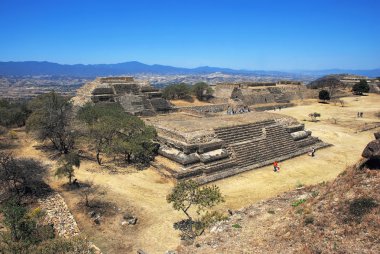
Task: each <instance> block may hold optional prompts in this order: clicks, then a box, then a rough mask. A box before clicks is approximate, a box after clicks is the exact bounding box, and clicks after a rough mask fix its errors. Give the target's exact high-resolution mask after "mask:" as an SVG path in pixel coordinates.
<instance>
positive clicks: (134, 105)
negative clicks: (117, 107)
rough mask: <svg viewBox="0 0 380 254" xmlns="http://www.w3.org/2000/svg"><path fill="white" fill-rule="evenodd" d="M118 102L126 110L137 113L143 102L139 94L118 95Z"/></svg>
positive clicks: (140, 109)
mask: <svg viewBox="0 0 380 254" xmlns="http://www.w3.org/2000/svg"><path fill="white" fill-rule="evenodd" d="M119 103H120V104H121V106H122V107H123V108H124V109H125V111H127V112H132V113H138V112H142V111H143V110H144V104H143V101H142V98H141V97H140V96H129V95H124V96H120V97H119Z"/></svg>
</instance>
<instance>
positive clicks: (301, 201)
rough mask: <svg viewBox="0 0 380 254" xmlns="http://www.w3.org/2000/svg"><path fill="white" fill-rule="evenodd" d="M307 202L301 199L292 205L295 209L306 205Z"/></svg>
mask: <svg viewBox="0 0 380 254" xmlns="http://www.w3.org/2000/svg"><path fill="white" fill-rule="evenodd" d="M305 202H306V199H304V198H303V199H299V200H297V201H295V202H293V203H292V206H293V207H297V206H299V205H301V204H303V203H305Z"/></svg>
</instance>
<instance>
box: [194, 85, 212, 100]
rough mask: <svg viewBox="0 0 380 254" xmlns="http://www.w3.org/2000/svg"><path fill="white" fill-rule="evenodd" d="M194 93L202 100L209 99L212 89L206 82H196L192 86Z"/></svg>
mask: <svg viewBox="0 0 380 254" xmlns="http://www.w3.org/2000/svg"><path fill="white" fill-rule="evenodd" d="M191 91H192V93H193V95H194V96H195V97H196V98H197V99H198V100H200V101H203V100H208V99H210V97H211V94H212V89H211V88H210V86H209V85H208V84H207V83H205V82H199V83H196V84H195V85H193V86H192V87H191Z"/></svg>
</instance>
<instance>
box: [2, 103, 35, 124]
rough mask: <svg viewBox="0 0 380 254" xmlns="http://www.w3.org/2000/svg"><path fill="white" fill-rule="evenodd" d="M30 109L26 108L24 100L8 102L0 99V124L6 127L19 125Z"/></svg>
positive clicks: (23, 121) (23, 122)
mask: <svg viewBox="0 0 380 254" xmlns="http://www.w3.org/2000/svg"><path fill="white" fill-rule="evenodd" d="M30 113H31V111H30V110H29V109H28V108H27V105H26V101H25V100H21V101H16V102H9V101H7V100H4V99H0V125H2V126H6V127H21V126H24V125H25V122H26V119H27V118H28V116H29V115H30Z"/></svg>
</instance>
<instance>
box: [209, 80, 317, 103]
mask: <svg viewBox="0 0 380 254" xmlns="http://www.w3.org/2000/svg"><path fill="white" fill-rule="evenodd" d="M214 90H215V93H214V97H215V99H214V100H215V101H218V102H223V101H224V102H227V101H228V100H229V99H233V100H239V101H241V102H243V103H244V104H246V105H248V106H255V105H258V104H267V105H272V106H273V107H281V106H282V107H288V106H291V105H292V104H291V101H293V100H302V99H309V98H318V91H316V90H311V89H307V87H306V86H305V85H303V84H302V83H301V82H297V81H279V82H242V83H235V84H217V85H215V87H214Z"/></svg>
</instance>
